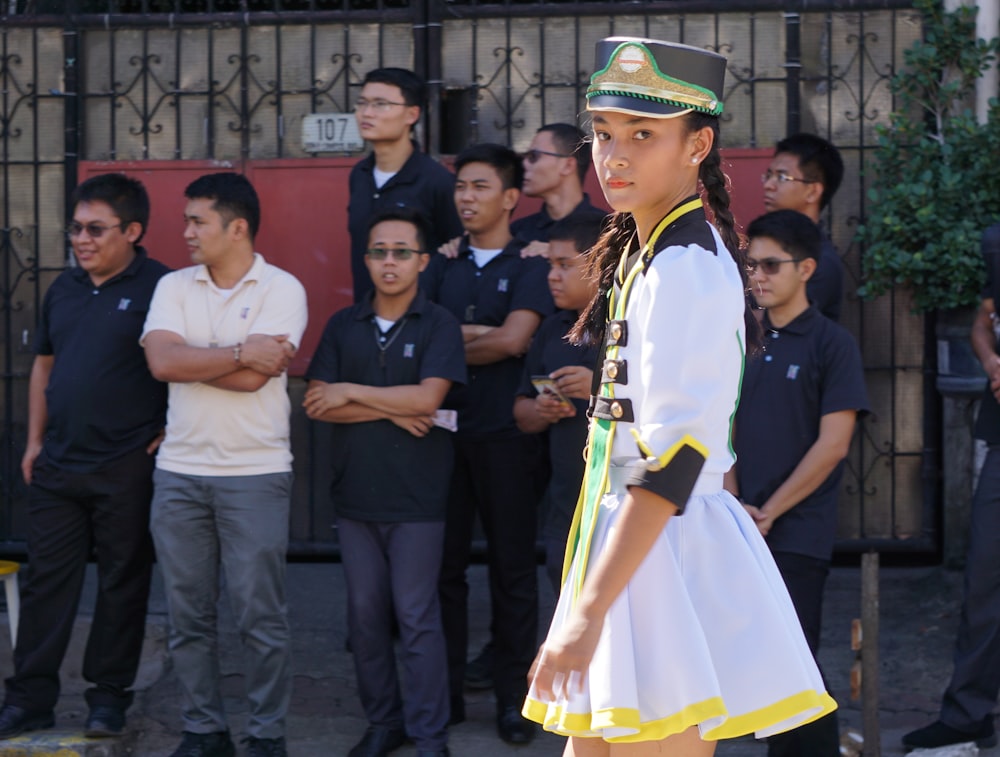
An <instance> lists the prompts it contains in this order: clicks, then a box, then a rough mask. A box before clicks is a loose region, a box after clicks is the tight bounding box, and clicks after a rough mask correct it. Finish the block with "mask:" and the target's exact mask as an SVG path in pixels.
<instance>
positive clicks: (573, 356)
mask: <svg viewBox="0 0 1000 757" xmlns="http://www.w3.org/2000/svg"><path fill="white" fill-rule="evenodd" d="M603 224H604V219H603V217H591V218H589V219H588V218H582V219H580V218H578V219H575V220H568V222H567V220H563V221H559V222H558V223H556V224H555V225H554V226H553V228H552V232H551V235H550V237H549V254H548V260H549V290H550V291H551V292H552V299H553V300H554V301H555V304H556V307H557V308H559V310H557V311H556V312H555V313H553V314H552V315H550V316H549V317H548V318H546V319H545V320H544V321H542V325H541V326H540V327H539V328H538V333H536V334H535V338H534V339H533V340H532V342H531V349H529V350H528V356H527V358H526V359H525V365H524V374H523V376H522V378H521V385H520V387H518V390H517V395H518V396H517V399H515V400H514V418H515V419H516V420H517V426H518V428H520V429H521V430H522V431H523V432H524V433H526V434H538V433H543V432H546V431H547V432H548V433H547V434H546V436H547V437H548V439H547V440H548V451H549V460H550V462H551V466H552V475H551V477H550V479H549V489H548V508H547V509H546V511H545V517H544V522H543V525H542V532H543V533H542V536H543V538H544V541H545V568H546V571H547V572H548V574H549V580H550V581H551V582H552V587H553V588H554V589H555V591H556V593H558V592H559V589H560V587H561V584H562V570H563V556H564V554H565V552H566V537H567V536H568V535H569V529H570V525H571V524H572V522H573V512H574V510H575V509H576V502H577V499H578V498H579V494H580V485H581V484H582V482H583V474H584V469H585V467H586V462H585V460H584V458H583V450H584V447H586V446H587V428H588V421H589V419H588V418H587V404H588V402H589V400H590V394H591V391H592V389H593V380H594V367H595V366H596V365H597V361H598V359H599V356H600V350H599V349H598V347H597V345H596V344H593V345H577V344H571V343H570V342H568V341H567V340H566V335H567V334H568V333H569V330H570V329H571V328H572V327H573V324H574V323H576V320H577V318H578V316H579V312H580V311H581V310H583V309H584V308H585V307H586V306H587V304H588V303H589V302H590V301H591V299H593V296H594V294H595V293H596V292H597V282H596V281H595V280H593V279H589V278H587V277H586V275H585V269H586V257H585V253H586V252H587V251H588V250H590V248H591V247H593V246H594V244H595V243H596V242H597V239H598V237H599V236H600V235H601V228H602V226H603ZM539 376H545V377H547V378H550V379H552V381H553V385H554V388H555V389H556V391H557V392H558V395H556V394H554V393H552V392H549V391H545V389H544V385H543V390H542V391H541V392H539V390H538V387H537V386H536V383H537V377H539ZM559 395H561V397H562V398H564V399H562V398H560V396H559ZM470 665H471V663H470Z"/></svg>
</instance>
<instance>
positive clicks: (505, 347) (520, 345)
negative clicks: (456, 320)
mask: <svg viewBox="0 0 1000 757" xmlns="http://www.w3.org/2000/svg"><path fill="white" fill-rule="evenodd" d="M541 322H542V317H541V316H540V315H539V314H538V313H536V312H535V311H534V310H524V309H522V310H512V311H511V312H510V313H508V314H507V317H506V318H505V319H504V322H503V323H502V324H501V325H499V326H483V325H480V324H474V323H467V324H463V325H462V339H463V340H464V341H465V362H466V363H468V364H469V365H489V364H490V363H498V362H500V361H501V360H505V359H507V358H509V357H518V356H520V355H523V354H524V353H526V352H527V351H528V347H529V346H530V345H531V337H532V336H534V334H535V332H536V331H537V330H538V325H539V324H540V323H541Z"/></svg>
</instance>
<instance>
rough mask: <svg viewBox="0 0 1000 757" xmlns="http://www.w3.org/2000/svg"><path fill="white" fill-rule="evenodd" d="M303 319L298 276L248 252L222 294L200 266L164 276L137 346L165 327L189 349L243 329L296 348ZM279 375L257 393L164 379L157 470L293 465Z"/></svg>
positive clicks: (221, 342)
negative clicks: (245, 264) (246, 266)
mask: <svg viewBox="0 0 1000 757" xmlns="http://www.w3.org/2000/svg"><path fill="white" fill-rule="evenodd" d="M306 320H307V311H306V292H305V289H304V288H303V286H302V284H300V283H299V281H298V279H296V278H295V277H294V276H292V275H291V274H289V273H286V272H285V271H282V270H281V269H280V268H276V267H275V266H273V265H270V264H268V263H266V262H265V261H264V258H263V256H262V255H261V254H260V253H254V263H253V265H252V266H251V268H250V270H249V271H248V272H247V274H246V276H244V277H243V278H242V279H241V280H240V282H239V283H238V284H237V285H236V286H235V287H234V288H233V289H232V291H231V292H229V293H224V292H222V291H220V290H219V288H218V287H216V286H215V283H214V282H213V281H212V278H211V276H210V275H209V273H208V269H207V268H206V267H205V266H204V265H198V266H191V267H189V268H183V269H181V270H179V271H174V272H173V273H168V274H167V275H166V276H164V277H163V278H162V279H160V281H159V283H158V284H157V287H156V292H155V293H154V294H153V300H152V302H151V303H150V306H149V314H148V315H147V316H146V325H145V326H144V327H143V331H142V338H141V339H140V343H142V341H143V340H144V339H145V337H146V334H148V333H149V332H151V331H161V330H162V331H171V332H173V333H175V334H179V335H180V336H182V337H184V340H185V341H186V342H187V343H188V344H189V345H191V346H193V347H210V346H222V347H225V346H230V345H235V344H236V343H238V342H240V343H242V342H245V341H246V339H247V337H248V336H249V335H250V334H268V335H277V334H288V335H289V337H288V338H289V340H290V341H291V342H292V343H293V344H294V345H295V346H296V348H298V346H299V344H300V342H301V340H302V332H303V331H305V328H306ZM287 385H288V379H287V376H286V375H284V374H283V375H281V376H278V377H275V378H271V379H269V380H268V381H267V383H266V384H264V386H262V387H261V388H260V389H258V390H257V391H256V392H234V391H229V390H226V389H217V388H216V387H213V386H209V385H208V384H204V383H201V382H191V383H171V384H170V386H169V399H168V405H167V430H166V438H165V439H164V440H163V444H162V445H160V449H159V452H158V453H157V455H156V467H157V468H162V469H163V470H166V471H171V472H173V473H182V474H186V475H192V476H246V475H259V474H264V473H283V472H285V471H290V470H291V468H292V452H291V448H290V444H289V420H288V416H289V413H290V411H291V403H290V401H289V399H288V391H287Z"/></svg>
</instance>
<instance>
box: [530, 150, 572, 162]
mask: <svg viewBox="0 0 1000 757" xmlns="http://www.w3.org/2000/svg"><path fill="white" fill-rule="evenodd" d="M543 155H551V156H552V157H553V158H572V157H573V156H572V155H564V154H563V153H561V152H549V151H548V150H528V151H527V152H526V153H524V156H523V157H524V159H525V160H526V161H528V162H529V163H532V164H534V163H537V162H538V161H539V160H540V159H541V157H542V156H543Z"/></svg>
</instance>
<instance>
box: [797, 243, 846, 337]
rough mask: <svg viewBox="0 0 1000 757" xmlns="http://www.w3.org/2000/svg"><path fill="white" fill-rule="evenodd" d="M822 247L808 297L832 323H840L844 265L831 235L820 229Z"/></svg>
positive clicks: (808, 290)
mask: <svg viewBox="0 0 1000 757" xmlns="http://www.w3.org/2000/svg"><path fill="white" fill-rule="evenodd" d="M820 234H821V235H822V239H823V241H822V245H821V246H820V250H819V261H818V263H817V265H816V271H815V273H813V275H812V277H811V278H810V279H809V281H807V282H806V297H808V298H809V302H811V303H812V304H813V305H815V306H816V307H817V308H819V312H821V313H822V314H823V315H825V316H826V317H827V318H829V319H830V320H831V321H835V322H839V321H840V303H841V301H842V300H843V298H844V264H843V263H842V262H841V261H840V256H839V255H838V254H837V248H836V247H834V246H833V242H832V241H831V240H830V235H829V234H827V233H826V231H824V230H823V229H822V228H820Z"/></svg>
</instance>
